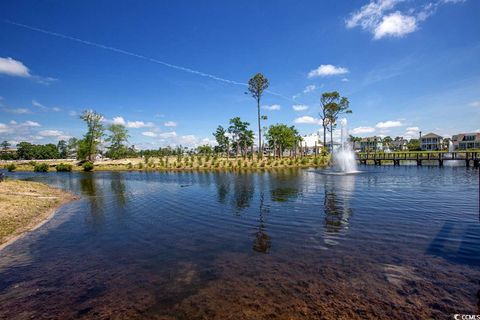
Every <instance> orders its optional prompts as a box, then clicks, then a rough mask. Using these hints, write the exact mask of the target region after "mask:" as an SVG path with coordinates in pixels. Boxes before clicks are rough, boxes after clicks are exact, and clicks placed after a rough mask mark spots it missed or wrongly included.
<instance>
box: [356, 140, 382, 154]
mask: <svg viewBox="0 0 480 320" xmlns="http://www.w3.org/2000/svg"><path fill="white" fill-rule="evenodd" d="M380 150H383V143H382V138H380V137H377V136H374V137H367V138H362V140H360V151H362V152H366V151H380Z"/></svg>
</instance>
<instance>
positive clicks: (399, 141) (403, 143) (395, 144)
mask: <svg viewBox="0 0 480 320" xmlns="http://www.w3.org/2000/svg"><path fill="white" fill-rule="evenodd" d="M391 145H392V149H393V150H395V151H405V150H408V146H407V145H408V140H407V139H403V137H396V138H395V140H393V141H392V143H391Z"/></svg>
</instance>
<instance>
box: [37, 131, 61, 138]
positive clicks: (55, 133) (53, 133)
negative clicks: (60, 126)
mask: <svg viewBox="0 0 480 320" xmlns="http://www.w3.org/2000/svg"><path fill="white" fill-rule="evenodd" d="M38 134H39V135H41V136H42V137H58V136H60V135H62V134H63V133H62V132H61V131H59V130H43V131H40V132H39V133H38Z"/></svg>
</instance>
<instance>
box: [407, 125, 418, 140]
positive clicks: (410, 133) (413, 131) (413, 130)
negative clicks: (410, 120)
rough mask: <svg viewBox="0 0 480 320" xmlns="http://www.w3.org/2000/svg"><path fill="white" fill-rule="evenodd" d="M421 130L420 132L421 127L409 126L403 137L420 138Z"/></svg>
mask: <svg viewBox="0 0 480 320" xmlns="http://www.w3.org/2000/svg"><path fill="white" fill-rule="evenodd" d="M419 132H420V128H419V127H408V128H406V129H405V134H404V135H403V137H404V138H405V139H412V138H418V134H419Z"/></svg>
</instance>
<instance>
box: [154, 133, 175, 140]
mask: <svg viewBox="0 0 480 320" xmlns="http://www.w3.org/2000/svg"><path fill="white" fill-rule="evenodd" d="M158 136H159V137H160V138H162V139H167V138H173V137H176V136H177V133H176V132H175V131H170V132H162V133H159V134H158Z"/></svg>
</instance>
